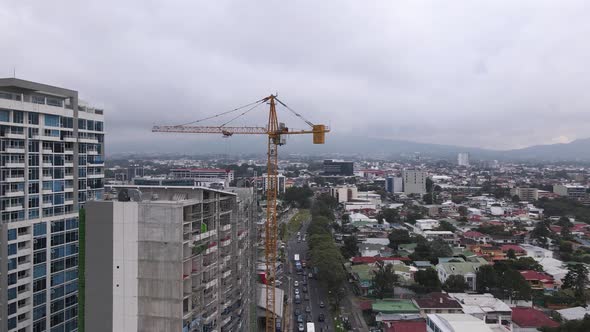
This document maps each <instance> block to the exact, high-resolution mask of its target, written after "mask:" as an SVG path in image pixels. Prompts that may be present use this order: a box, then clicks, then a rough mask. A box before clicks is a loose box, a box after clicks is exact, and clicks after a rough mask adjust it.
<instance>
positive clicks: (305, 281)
mask: <svg viewBox="0 0 590 332" xmlns="http://www.w3.org/2000/svg"><path fill="white" fill-rule="evenodd" d="M301 283H302V284H303V285H307V277H306V276H305V275H304V276H303V281H302V282H301Z"/></svg>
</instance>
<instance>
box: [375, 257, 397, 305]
mask: <svg viewBox="0 0 590 332" xmlns="http://www.w3.org/2000/svg"><path fill="white" fill-rule="evenodd" d="M398 279H399V277H398V275H397V274H395V271H394V270H393V265H392V264H384V265H380V267H379V269H378V270H376V271H373V280H372V281H373V282H372V288H373V291H374V292H375V295H377V296H378V297H379V298H380V299H382V298H384V297H385V296H389V297H393V291H394V288H395V284H396V283H397V281H398Z"/></svg>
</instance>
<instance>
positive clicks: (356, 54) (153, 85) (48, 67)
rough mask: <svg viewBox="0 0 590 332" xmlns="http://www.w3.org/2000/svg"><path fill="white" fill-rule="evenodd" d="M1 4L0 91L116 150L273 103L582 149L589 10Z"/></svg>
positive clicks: (309, 113) (481, 138)
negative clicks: (30, 84)
mask: <svg viewBox="0 0 590 332" xmlns="http://www.w3.org/2000/svg"><path fill="white" fill-rule="evenodd" d="M1 2H2V4H1V5H0V31H2V32H1V33H0V66H1V67H0V74H1V75H0V76H12V72H13V67H16V76H17V77H18V78H22V79H28V80H33V81H39V82H43V83H48V84H53V85H57V86H62V87H66V88H72V89H76V90H78V91H79V92H80V94H81V96H82V98H83V99H86V100H88V101H90V102H91V103H93V104H95V105H98V106H101V107H104V108H105V114H106V128H107V130H108V138H107V143H108V144H111V145H119V144H121V143H122V142H126V141H129V142H138V141H141V142H143V143H144V144H145V149H146V151H149V149H150V142H151V141H154V140H158V141H160V140H162V139H165V138H163V136H162V135H155V134H152V133H151V132H150V127H151V126H152V125H153V124H156V123H158V124H177V123H183V122H187V121H190V120H194V119H198V118H201V117H205V116H207V115H210V114H214V113H218V112H222V111H226V110H229V109H232V108H233V107H236V106H239V105H242V104H246V103H249V102H251V101H254V100H257V99H260V98H261V97H263V96H265V95H268V94H270V93H274V92H278V93H279V96H280V98H281V99H283V100H284V101H285V102H287V103H288V104H289V105H290V106H291V107H292V108H294V109H296V110H297V111H298V112H300V113H302V114H304V115H305V116H306V117H307V118H309V120H311V121H312V122H316V123H322V122H324V123H327V124H329V125H330V126H331V127H332V128H333V131H334V132H336V133H340V134H354V135H369V136H375V137H387V138H400V139H406V140H414V141H419V142H430V143H444V144H456V145H464V146H477V147H486V148H495V149H508V148H517V147H523V146H528V145H534V144H545V143H555V142H567V141H571V140H574V139H577V138H585V137H588V136H590V134H589V133H588V127H589V126H588V125H589V123H590V112H589V110H588V106H589V105H590V93H589V90H590V42H588V38H589V36H590V19H589V18H590V1H583V0H582V1H567V0H564V1H540V0H534V1H514V0H508V1H498V0H493V1H472V0H466V1H458V0H457V1H440V0H439V1H391V0H387V1H360V0H357V1H342V0H335V1H325V0H324V1H317V0H316V1H224V0H215V1H174V0H166V1H145V0H142V1H110V0H102V1H59V0H54V1H23V0H18V1H12V0H3V1H1ZM257 111H258V112H259V113H261V114H263V113H264V110H263V109H260V110H257ZM286 119H287V120H288V121H289V124H291V123H292V122H291V121H293V125H292V126H293V127H298V125H296V124H298V123H297V122H296V121H295V120H294V119H293V118H288V117H287V118H286ZM249 121H251V122H258V123H260V124H263V123H264V118H263V117H259V118H256V117H255V118H253V119H251V120H249ZM211 123H212V124H214V123H215V122H211ZM245 123H247V122H244V124H245ZM249 124H253V123H249ZM299 127H302V126H299ZM166 139H168V140H170V138H166Z"/></svg>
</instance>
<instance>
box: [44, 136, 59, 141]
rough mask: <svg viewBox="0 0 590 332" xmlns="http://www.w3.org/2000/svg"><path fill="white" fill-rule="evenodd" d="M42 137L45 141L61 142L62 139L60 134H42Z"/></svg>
mask: <svg viewBox="0 0 590 332" xmlns="http://www.w3.org/2000/svg"><path fill="white" fill-rule="evenodd" d="M41 139H42V140H44V141H52V142H59V141H61V138H60V137H59V136H47V135H41Z"/></svg>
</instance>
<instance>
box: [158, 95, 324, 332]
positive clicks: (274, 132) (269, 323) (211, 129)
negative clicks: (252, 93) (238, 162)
mask: <svg viewBox="0 0 590 332" xmlns="http://www.w3.org/2000/svg"><path fill="white" fill-rule="evenodd" d="M277 101H278V102H279V103H280V104H281V105H283V106H284V107H286V108H287V109H288V110H289V111H291V112H293V113H294V114H295V115H296V116H298V117H300V118H301V119H303V117H302V116H301V115H300V114H298V113H296V112H294V111H293V110H292V109H290V108H289V107H288V106H287V105H285V104H284V103H283V102H282V101H280V100H279V99H277V97H276V96H275V95H270V96H268V97H265V98H263V99H261V100H259V101H257V102H255V103H253V104H255V106H254V107H252V108H250V109H249V110H247V111H246V112H244V113H242V114H240V115H238V116H237V117H239V116H241V115H244V114H246V113H248V112H249V111H251V110H252V109H254V108H255V107H256V106H258V105H260V104H261V103H265V102H268V104H269V105H270V110H269V113H268V124H267V126H266V127H252V126H250V127H227V126H225V124H227V123H229V122H230V121H233V119H232V120H230V121H228V122H226V123H225V124H223V125H221V126H192V125H178V126H154V127H153V128H152V131H153V132H168V133H202V134H222V135H223V136H225V137H229V136H233V135H234V134H242V135H267V137H268V146H267V186H266V223H265V229H264V235H265V241H264V249H265V250H264V251H265V261H266V265H265V267H266V287H265V290H266V291H265V297H266V314H265V319H266V331H267V332H274V331H275V328H276V314H275V313H274V311H275V308H276V306H275V304H276V301H277V299H276V279H277V278H276V274H277V242H278V225H277V195H278V190H279V188H278V187H279V179H278V147H279V146H280V145H283V144H284V140H283V138H284V137H283V135H297V134H313V143H314V144H324V141H325V134H326V133H327V132H329V131H330V129H329V128H327V127H326V126H325V125H314V124H313V123H311V122H309V121H307V120H305V119H303V120H304V121H305V122H306V123H307V124H308V125H309V126H310V127H311V130H289V128H287V127H286V126H284V125H283V124H282V123H281V124H279V121H278V118H277V110H276V102H277ZM250 105H252V104H250ZM250 105H246V106H250ZM241 108H243V107H241ZM241 108H238V109H234V110H232V111H229V112H225V113H222V114H220V115H224V114H227V113H231V112H234V111H237V110H239V109H241ZM217 116H219V115H214V116H211V117H209V118H206V119H211V118H215V117H217ZM237 117H236V118H237ZM206 119H203V120H206ZM234 119H235V118H234ZM200 121H202V120H198V121H195V122H200ZM279 301H282V299H279Z"/></svg>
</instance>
